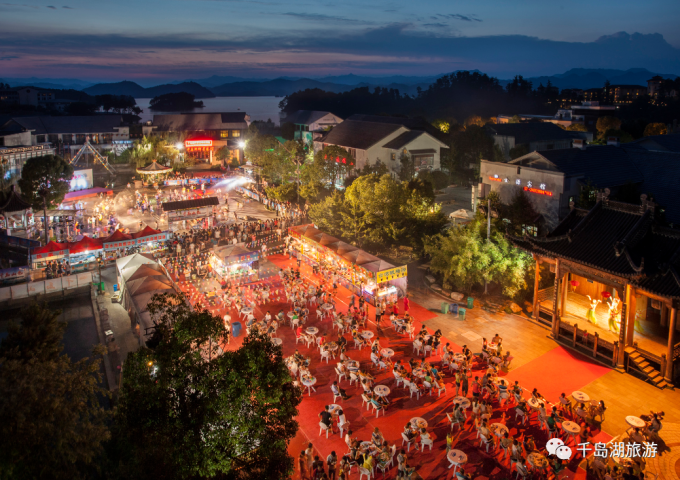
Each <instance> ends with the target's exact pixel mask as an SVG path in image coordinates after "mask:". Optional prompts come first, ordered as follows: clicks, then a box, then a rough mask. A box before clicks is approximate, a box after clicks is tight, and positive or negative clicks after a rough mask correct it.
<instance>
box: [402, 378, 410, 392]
mask: <svg viewBox="0 0 680 480" xmlns="http://www.w3.org/2000/svg"><path fill="white" fill-rule="evenodd" d="M401 381H402V382H403V383H404V388H408V389H409V390H410V389H411V382H410V381H409V380H408V379H406V378H402V379H401Z"/></svg>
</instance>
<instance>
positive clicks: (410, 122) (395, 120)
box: [347, 113, 446, 141]
mask: <svg viewBox="0 0 680 480" xmlns="http://www.w3.org/2000/svg"><path fill="white" fill-rule="evenodd" d="M347 120H354V121H357V122H372V123H391V124H392V125H401V126H404V127H406V128H408V129H409V130H420V131H421V132H427V133H429V134H430V135H432V136H433V137H434V138H436V139H438V140H441V141H445V140H446V134H445V133H444V132H442V131H441V130H439V129H438V128H436V127H435V126H434V125H432V124H431V123H430V122H427V121H425V120H423V119H422V118H408V117H389V116H386V115H364V114H358V113H357V114H354V115H351V116H350V117H349V118H347Z"/></svg>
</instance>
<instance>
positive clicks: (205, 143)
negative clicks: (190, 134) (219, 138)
mask: <svg viewBox="0 0 680 480" xmlns="http://www.w3.org/2000/svg"><path fill="white" fill-rule="evenodd" d="M184 146H185V147H187V148H191V147H212V146H213V141H212V140H185V141H184Z"/></svg>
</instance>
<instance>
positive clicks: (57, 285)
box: [45, 277, 75, 293]
mask: <svg viewBox="0 0 680 480" xmlns="http://www.w3.org/2000/svg"><path fill="white" fill-rule="evenodd" d="M66 278H71V277H60V278H52V279H50V280H45V293H50V292H58V291H59V290H62V280H64V279H66ZM74 280H75V279H74Z"/></svg>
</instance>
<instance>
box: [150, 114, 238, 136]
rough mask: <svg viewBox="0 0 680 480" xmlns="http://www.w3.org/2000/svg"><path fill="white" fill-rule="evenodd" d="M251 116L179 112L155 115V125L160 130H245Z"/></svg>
mask: <svg viewBox="0 0 680 480" xmlns="http://www.w3.org/2000/svg"><path fill="white" fill-rule="evenodd" d="M249 120H250V117H248V116H247V115H246V113H245V112H225V113H178V114H171V115H154V116H153V125H154V127H156V131H158V132H195V131H203V130H229V129H237V130H245V129H247V128H248V122H249Z"/></svg>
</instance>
